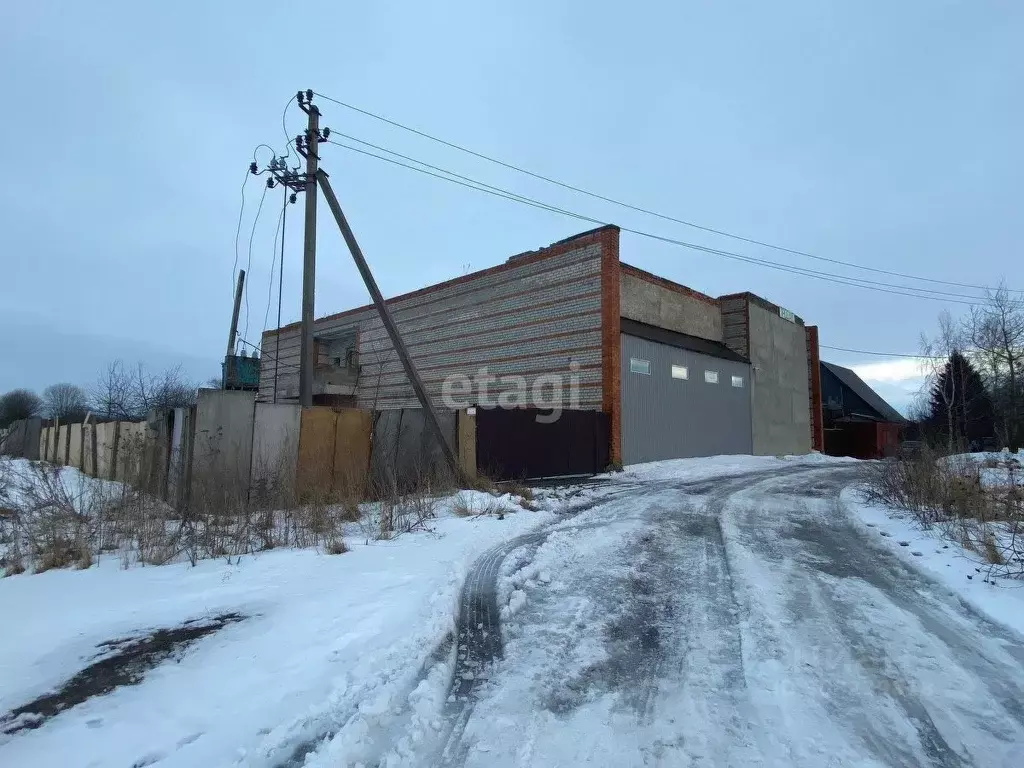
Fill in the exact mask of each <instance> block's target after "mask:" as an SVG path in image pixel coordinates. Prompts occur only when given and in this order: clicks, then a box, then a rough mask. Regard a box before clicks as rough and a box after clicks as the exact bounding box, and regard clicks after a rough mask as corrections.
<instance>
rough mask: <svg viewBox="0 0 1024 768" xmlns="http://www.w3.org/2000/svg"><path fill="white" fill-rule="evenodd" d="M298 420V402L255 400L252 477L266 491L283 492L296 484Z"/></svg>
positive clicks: (299, 418) (300, 413)
mask: <svg viewBox="0 0 1024 768" xmlns="http://www.w3.org/2000/svg"><path fill="white" fill-rule="evenodd" d="M301 419H302V409H301V408H300V407H299V406H298V405H291V404H284V403H276V404H275V403H256V413H255V420H254V423H253V435H252V479H253V483H254V484H256V485H261V484H262V487H265V489H266V491H267V492H268V493H274V492H277V491H278V490H280V491H282V492H284V491H285V490H286V489H291V488H292V487H293V485H294V483H295V468H296V461H297V459H298V452H299V433H300V429H301ZM285 483H286V484H287V486H285V485H284V484H285Z"/></svg>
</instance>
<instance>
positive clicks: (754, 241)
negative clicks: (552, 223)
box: [314, 91, 1024, 298]
mask: <svg viewBox="0 0 1024 768" xmlns="http://www.w3.org/2000/svg"><path fill="white" fill-rule="evenodd" d="M314 93H315V94H316V95H317V96H319V97H320V98H322V99H326V100H327V101H331V102H334V103H335V104H338V105H339V106H342V107H345V108H346V109H350V110H352V111H354V112H358V113H360V114H362V115H366V116H367V117H371V118H373V119H375V120H379V121H381V122H384V123H387V124H388V125H392V126H394V127H396V128H400V129H402V130H404V131H408V132H409V133H413V134H415V135H417V136H421V137H423V138H425V139H429V140H430V141H433V142H436V143H438V144H443V145H444V146H446V147H450V148H451V149H455V150H458V151H459V152H464V153H466V154H468V155H472V156H473V157H476V158H479V159H481V160H486V161H487V162H489V163H494V164H495V165H499V166H501V167H503V168H507V169H509V170H512V171H516V172H517V173H522V174H525V175H526V176H530V177H532V178H535V179H538V180H540V181H544V182H546V183H548V184H554V185H555V186H558V187H562V188H563V189H567V190H570V191H572V192H576V193H579V194H582V195H587V196H588V197H591V198H594V199H596V200H601V201H603V202H606V203H611V204H612V205H617V206H620V207H622V208H627V209H629V210H631V211H636V212H637V213H643V214H645V215H648V216H654V217H656V218H659V219H663V220H664V221H671V222H673V223H676V224H682V225H683V226H687V227H692V228H693V229H699V230H701V231H703V232H709V233H712V234H715V235H720V236H722V237H728V238H732V239H734V240H739V241H741V242H745V243H750V244H751V245H758V246H761V247H764V248H771V249H772V250H776V251H780V252H782V253H789V254H792V255H794V256H803V257H805V258H808V259H815V260H817V261H824V262H828V263H831V264H838V265H841V266H844V267H850V268H852V269H862V270H866V271H869V272H875V273H877V274H882V275H889V276H890V277H899V278H904V279H907V280H919V281H923V282H928V283H937V284H940V285H950V286H954V287H958V288H970V289H973V290H982V291H992V290H995V289H993V288H992V287H991V286H987V285H977V284H973V283H962V282H957V281H952V280H939V279H937V278H933V277H924V276H922V275H912V274H908V273H905V272H896V271H893V270H888V269H881V268H879V267H871V266H868V265H866V264H856V263H854V262H849V261H843V260H841V259H834V258H830V257H827V256H819V255H817V254H813V253H808V252H807V251H801V250H797V249H794V248H787V247H785V246H781V245H775V244H774V243H769V242H767V241H764V240H758V239H756V238H751V237H745V236H743V235H737V234H735V233H733V232H729V231H727V230H724V229H716V228H714V227H707V226H704V225H702V224H697V223H695V222H692V221H687V220H686V219H680V218H677V217H675V216H670V215H668V214H665V213H660V212H658V211H654V210H651V209H649V208H644V207H642V206H638V205H633V204H632V203H627V202H625V201H623V200H617V199H615V198H612V197H607V196H605V195H601V194H598V193H597V192H592V191H590V190H587V189H584V188H582V187H578V186H575V185H573V184H568V183H566V182H563V181H559V180H557V179H554V178H551V177H549V176H545V175H543V174H540V173H535V172H534V171H530V170H528V169H526V168H522V167H520V166H517V165H514V164H512V163H508V162H505V161H503V160H499V159H498V158H495V157H492V156H490V155H485V154H483V153H481V152H476V151H474V150H472V149H469V148H468V147H464V146H462V145H460V144H456V143H454V142H451V141H447V140H445V139H442V138H440V137H438V136H433V135H431V134H429V133H426V132H424V131H421V130H418V129H416V128H413V127H411V126H408V125H404V124H402V123H399V122H397V121H395V120H391V119H390V118H387V117H384V116H383V115H379V114H376V113H375V112H370V111H369V110H365V109H362V108H360V107H357V106H355V105H353V104H348V103H346V102H344V101H341V100H339V99H335V98H333V97H331V96H327V95H326V94H323V93H320V92H318V91H314ZM1008 290H1011V289H1008ZM1012 292H1013V293H1024V291H1021V290H1018V289H1012ZM971 298H980V297H971Z"/></svg>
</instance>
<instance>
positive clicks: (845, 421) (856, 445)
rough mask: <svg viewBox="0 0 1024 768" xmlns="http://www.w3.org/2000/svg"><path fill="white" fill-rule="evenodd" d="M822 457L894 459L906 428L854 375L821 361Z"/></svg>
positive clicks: (900, 419)
mask: <svg viewBox="0 0 1024 768" xmlns="http://www.w3.org/2000/svg"><path fill="white" fill-rule="evenodd" d="M821 393H822V416H823V425H824V437H825V453H828V454H831V455H832V456H853V457H855V458H858V459H881V458H885V457H888V456H894V455H896V453H897V451H898V450H899V445H900V437H901V431H902V430H903V428H904V427H905V426H906V424H907V420H906V419H904V418H903V417H902V416H901V415H900V414H899V412H898V411H897V410H896V409H895V408H893V407H892V406H891V405H889V404H888V403H887V402H885V400H883V399H882V398H881V396H880V395H879V394H878V393H877V392H875V390H873V389H872V388H871V387H869V386H868V385H867V384H865V383H864V380H863V379H861V377H860V376H858V375H857V374H856V373H855V372H853V371H851V370H850V369H849V368H844V367H843V366H841V365H836V364H835V363H827V362H825V361H824V360H823V361H821Z"/></svg>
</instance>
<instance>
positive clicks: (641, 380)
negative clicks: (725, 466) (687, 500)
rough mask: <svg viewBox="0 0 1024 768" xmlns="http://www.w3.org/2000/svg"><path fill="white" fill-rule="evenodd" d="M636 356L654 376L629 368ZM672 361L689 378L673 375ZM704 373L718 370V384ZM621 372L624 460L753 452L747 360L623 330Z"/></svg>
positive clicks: (631, 461) (632, 462)
mask: <svg viewBox="0 0 1024 768" xmlns="http://www.w3.org/2000/svg"><path fill="white" fill-rule="evenodd" d="M633 359H636V360H639V361H647V362H649V363H650V374H649V375H645V374H643V373H633V372H631V370H630V361H631V360H633ZM673 365H676V366H684V367H685V368H686V369H687V372H688V374H689V378H687V379H680V378H673V376H672V366H673ZM640 367H643V366H642V365H641V366H640ZM705 371H715V372H717V374H718V383H717V384H712V383H708V382H707V381H705V376H704V372H705ZM621 375H622V457H623V463H624V464H636V463H639V462H643V461H658V460H660V459H677V458H685V457H690V456H715V455H719V454H737V453H751V452H752V450H753V439H752V435H751V420H750V386H751V381H750V365H749V364H748V363H742V362H734V361H732V360H723V359H720V358H717V357H712V356H710V355H704V354H701V353H699V352H692V351H690V350H687V349H680V348H678V347H673V346H670V345H668V344H660V343H658V342H654V341H648V340H647V339H641V338H638V337H636V336H629V335H627V334H622V372H621ZM733 376H737V377H740V379H742V386H740V387H736V386H733V379H732V377H733Z"/></svg>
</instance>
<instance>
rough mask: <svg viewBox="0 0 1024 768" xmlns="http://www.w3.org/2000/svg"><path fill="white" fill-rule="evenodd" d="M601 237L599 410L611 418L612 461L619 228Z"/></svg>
mask: <svg viewBox="0 0 1024 768" xmlns="http://www.w3.org/2000/svg"><path fill="white" fill-rule="evenodd" d="M600 235H601V346H602V351H601V363H602V373H603V376H602V379H603V382H604V393H603V401H602V410H603V411H604V412H605V413H607V414H609V416H610V417H611V435H612V437H611V447H610V450H609V455H610V456H611V460H612V461H613V462H621V461H622V414H621V408H622V369H621V366H620V358H621V356H622V342H621V338H620V326H621V322H620V321H621V317H622V315H621V312H620V305H619V291H620V289H621V285H622V271H621V270H622V267H621V265H620V263H619V228H618V227H605V228H604V229H602V230H600Z"/></svg>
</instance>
